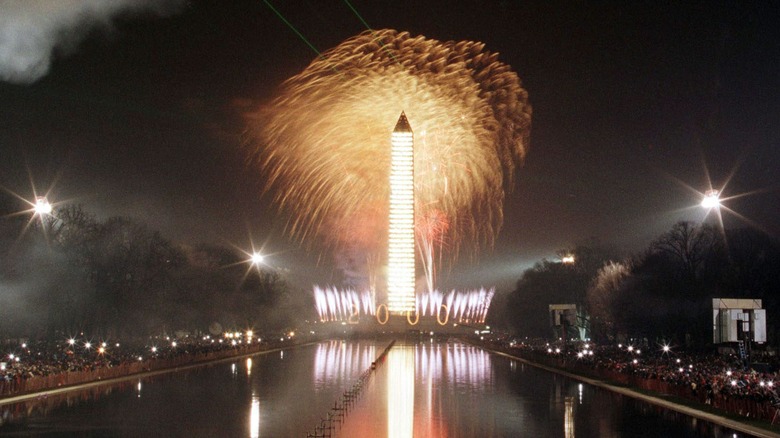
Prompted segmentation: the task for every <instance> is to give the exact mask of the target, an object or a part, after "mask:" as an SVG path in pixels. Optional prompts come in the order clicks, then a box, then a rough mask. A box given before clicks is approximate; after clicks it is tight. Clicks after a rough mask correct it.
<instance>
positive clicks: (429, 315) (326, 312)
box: [314, 112, 495, 331]
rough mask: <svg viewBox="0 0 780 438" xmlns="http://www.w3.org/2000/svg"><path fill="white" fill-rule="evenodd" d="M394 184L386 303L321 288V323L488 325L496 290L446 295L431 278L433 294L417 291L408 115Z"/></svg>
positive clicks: (399, 135) (394, 153)
mask: <svg viewBox="0 0 780 438" xmlns="http://www.w3.org/2000/svg"><path fill="white" fill-rule="evenodd" d="M389 183H390V204H389V215H388V248H387V256H388V259H387V260H388V263H387V288H386V290H387V300H386V303H378V302H377V299H376V293H374V292H370V291H364V292H358V291H356V290H340V289H337V288H319V287H315V288H314V298H315V302H316V306H317V312H318V313H319V317H320V321H321V322H343V323H348V324H362V325H368V324H373V323H374V322H373V321H372V320H375V323H376V324H378V325H381V326H384V325H387V324H388V323H389V324H390V326H391V327H388V328H391V329H392V328H402V327H404V326H418V325H419V327H417V328H419V329H421V330H424V331H428V330H438V331H442V330H443V329H444V328H445V327H447V328H449V329H452V328H453V327H457V325H458V324H461V325H464V324H465V325H482V324H484V323H485V318H486V317H487V312H488V309H489V307H490V302H491V300H492V298H493V295H494V293H495V290H494V289H492V288H491V289H484V288H482V289H478V290H473V291H467V292H460V291H454V290H453V291H450V292H449V293H441V292H439V291H438V290H432V284H433V283H432V279H428V281H427V283H428V284H429V285H431V286H430V287H429V290H428V291H426V292H425V293H417V292H416V263H415V251H416V248H417V243H416V236H415V233H416V231H415V225H416V221H415V181H414V134H413V132H412V128H411V125H410V124H409V120H408V119H407V118H406V114H405V113H403V112H402V113H401V115H400V117H399V118H398V122H397V123H396V125H395V128H394V129H393V132H392V135H391V162H390V181H389ZM428 275H432V274H428ZM406 328H409V327H406Z"/></svg>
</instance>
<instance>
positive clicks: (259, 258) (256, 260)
mask: <svg viewBox="0 0 780 438" xmlns="http://www.w3.org/2000/svg"><path fill="white" fill-rule="evenodd" d="M249 260H250V261H251V262H252V264H253V265H255V266H258V265H260V264H262V263H263V260H264V257H263V255H262V254H260V253H259V252H254V253H252V255H251V256H250V257H249Z"/></svg>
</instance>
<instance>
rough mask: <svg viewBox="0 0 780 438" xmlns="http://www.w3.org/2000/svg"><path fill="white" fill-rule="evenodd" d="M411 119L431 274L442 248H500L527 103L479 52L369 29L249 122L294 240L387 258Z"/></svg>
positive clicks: (524, 140)
mask: <svg viewBox="0 0 780 438" xmlns="http://www.w3.org/2000/svg"><path fill="white" fill-rule="evenodd" d="M402 111H405V113H406V115H407V117H408V119H409V122H410V124H411V125H412V126H414V127H415V157H414V158H415V162H414V169H415V194H416V199H415V215H416V218H417V220H416V224H417V228H418V229H417V242H418V249H419V250H420V251H421V255H422V258H424V259H425V260H426V269H427V270H430V271H431V273H432V272H433V268H432V266H430V265H431V264H432V263H433V262H438V261H439V260H441V257H442V254H441V253H437V254H435V255H434V254H432V253H431V252H432V251H434V250H438V251H439V252H446V254H447V257H452V258H454V257H456V256H457V255H458V254H459V253H460V252H462V251H463V250H464V249H466V248H469V249H471V250H472V251H476V250H478V249H479V248H482V247H485V246H489V245H492V243H493V240H494V238H495V236H496V233H497V232H498V231H499V229H500V227H501V224H502V221H503V213H502V206H503V201H504V197H505V191H507V190H509V189H511V187H512V184H513V181H512V176H513V174H514V171H515V168H516V166H518V165H519V164H520V163H521V162H522V159H523V157H524V154H525V151H526V148H527V145H528V138H529V131H530V119H531V107H530V105H529V104H528V102H527V93H526V91H525V90H524V89H523V88H522V87H521V84H520V80H519V78H518V77H517V75H516V74H515V73H514V72H513V71H511V69H510V67H509V66H508V65H506V64H503V63H501V62H499V61H498V54H496V53H490V52H488V51H486V50H484V44H482V43H478V42H470V41H461V42H452V41H450V42H440V41H437V40H433V39H427V38H425V37H423V36H417V37H413V36H411V35H409V34H408V33H406V32H398V31H395V30H379V31H367V32H364V33H362V34H360V35H358V36H356V37H353V38H351V39H348V40H346V41H344V42H343V43H342V44H340V45H338V46H337V47H335V48H333V49H331V50H330V51H327V52H325V53H323V54H322V56H320V57H319V58H317V59H316V60H315V61H313V62H312V63H311V64H310V65H309V66H308V67H307V68H306V69H305V70H304V71H303V72H301V73H300V74H298V75H296V76H294V77H292V78H290V79H289V80H287V81H286V82H285V83H284V84H283V85H282V87H281V90H280V94H279V96H278V97H277V98H276V99H274V100H273V101H272V102H270V103H269V104H268V105H266V106H264V107H263V108H261V109H260V110H259V111H258V112H257V113H255V114H253V115H251V116H250V117H249V119H248V120H249V129H248V133H249V134H250V136H249V138H250V139H251V141H250V143H249V144H250V157H251V160H252V162H254V163H257V164H258V165H259V166H260V168H261V169H262V170H263V172H264V174H265V175H267V178H268V189H269V190H271V191H272V193H274V195H275V196H276V201H277V202H278V205H279V206H280V208H281V209H282V210H283V211H285V212H287V213H288V214H289V217H290V220H289V223H288V231H289V232H290V233H291V235H292V236H293V237H295V238H296V239H298V240H300V241H302V242H306V241H310V240H313V239H319V240H320V242H322V243H325V244H326V245H328V246H331V247H333V248H338V247H344V246H350V247H354V246H355V245H357V246H360V247H361V248H363V249H365V250H368V251H369V252H370V253H372V254H375V255H376V254H382V253H384V252H385V248H387V217H388V207H389V206H388V198H389V187H388V181H389V172H390V142H389V139H390V133H391V131H392V128H393V126H394V125H395V122H396V120H397V118H398V115H399V114H400V113H401V112H402ZM426 252H427V253H426ZM431 290H433V288H432V285H431V287H429V291H431Z"/></svg>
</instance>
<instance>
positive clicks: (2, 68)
mask: <svg viewBox="0 0 780 438" xmlns="http://www.w3.org/2000/svg"><path fill="white" fill-rule="evenodd" d="M182 3H183V0H0V80H3V81H6V82H11V83H16V84H30V83H33V82H35V81H37V80H38V79H40V78H42V77H43V76H45V75H46V73H47V72H48V71H49V68H50V66H51V63H52V60H53V58H55V57H56V56H58V55H66V54H68V53H72V52H73V51H75V49H76V48H77V47H78V45H79V44H80V43H81V42H82V41H83V40H84V38H86V37H87V35H88V34H89V32H90V31H92V30H93V29H102V30H107V29H111V24H112V21H113V20H114V19H115V18H116V17H117V16H120V15H127V14H132V15H137V14H142V13H143V14H152V15H158V16H161V15H167V14H170V13H173V12H174V11H176V10H177V9H178V8H179V7H180V6H181V4H182Z"/></svg>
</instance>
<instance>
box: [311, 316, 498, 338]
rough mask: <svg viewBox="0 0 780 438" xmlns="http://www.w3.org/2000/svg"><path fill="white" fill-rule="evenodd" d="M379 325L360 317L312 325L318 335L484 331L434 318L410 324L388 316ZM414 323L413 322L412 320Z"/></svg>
mask: <svg viewBox="0 0 780 438" xmlns="http://www.w3.org/2000/svg"><path fill="white" fill-rule="evenodd" d="M382 322H383V323H381V324H380V322H378V321H377V320H376V319H375V318H370V317H362V318H360V319H358V320H356V321H354V320H353V321H351V322H347V321H325V322H322V321H320V322H318V323H316V324H314V327H313V329H314V330H315V331H316V332H318V333H321V334H322V333H325V334H331V335H362V334H374V335H375V334H403V335H420V336H432V335H442V334H446V335H473V334H475V332H477V333H479V332H482V331H483V330H485V329H486V326H485V324H484V323H477V324H460V323H453V322H449V323H447V324H445V325H442V324H440V322H439V321H437V320H436V318H433V317H429V316H426V317H421V318H420V319H419V320H418V321H416V322H415V324H413V325H412V324H410V323H409V321H408V320H407V318H406V317H405V316H402V315H390V317H389V318H388V319H387V320H386V321H382ZM413 322H414V320H413Z"/></svg>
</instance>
